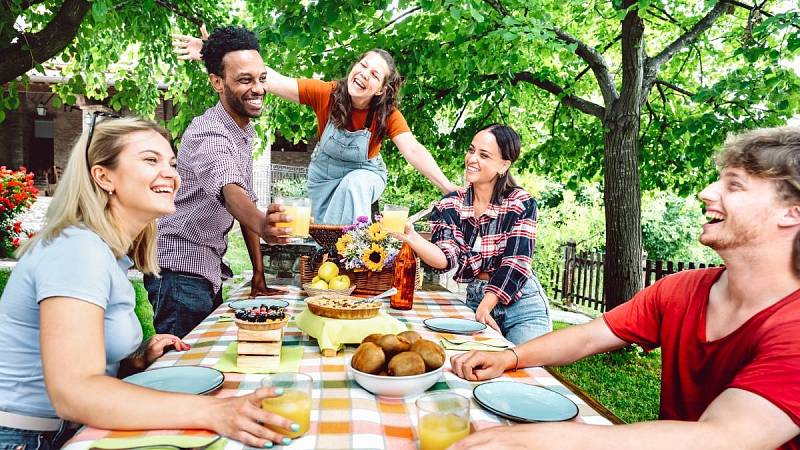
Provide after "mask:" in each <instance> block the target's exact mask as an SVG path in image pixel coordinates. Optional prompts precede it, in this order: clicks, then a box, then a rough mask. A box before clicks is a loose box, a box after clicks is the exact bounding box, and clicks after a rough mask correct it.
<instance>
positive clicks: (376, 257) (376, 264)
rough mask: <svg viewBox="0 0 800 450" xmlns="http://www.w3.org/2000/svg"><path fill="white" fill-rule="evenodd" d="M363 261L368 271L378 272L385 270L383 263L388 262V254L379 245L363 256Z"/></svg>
mask: <svg viewBox="0 0 800 450" xmlns="http://www.w3.org/2000/svg"><path fill="white" fill-rule="evenodd" d="M361 261H364V267H365V268H366V269H367V270H371V271H373V272H378V271H381V270H383V262H384V261H386V252H385V251H384V250H383V248H381V246H380V245H378V244H372V246H371V247H370V248H368V249H366V250H364V253H362V254H361Z"/></svg>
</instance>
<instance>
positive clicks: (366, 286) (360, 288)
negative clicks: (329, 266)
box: [300, 256, 422, 295]
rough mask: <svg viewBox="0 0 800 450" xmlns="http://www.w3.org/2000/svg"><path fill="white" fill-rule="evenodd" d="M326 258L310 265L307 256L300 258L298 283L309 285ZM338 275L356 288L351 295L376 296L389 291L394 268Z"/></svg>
mask: <svg viewBox="0 0 800 450" xmlns="http://www.w3.org/2000/svg"><path fill="white" fill-rule="evenodd" d="M325 260H326V258H324V257H323V258H322V259H321V261H319V262H318V263H317V264H313V265H312V264H311V258H310V257H308V256H301V257H300V282H301V283H310V282H311V280H312V279H314V276H315V275H316V274H317V270H319V266H321V265H322V263H323V262H325ZM339 273H340V274H344V275H347V276H348V277H350V282H351V283H352V284H354V285H355V286H356V289H355V290H354V291H353V294H366V295H377V294H381V293H383V292H384V291H386V290H388V289H390V288H391V287H392V286H393V285H394V268H389V269H383V270H381V271H380V272H370V271H368V270H367V271H364V272H353V271H350V270H343V271H340V272H339ZM416 285H417V289H420V288H421V287H422V268H421V267H420V264H419V258H417V283H416Z"/></svg>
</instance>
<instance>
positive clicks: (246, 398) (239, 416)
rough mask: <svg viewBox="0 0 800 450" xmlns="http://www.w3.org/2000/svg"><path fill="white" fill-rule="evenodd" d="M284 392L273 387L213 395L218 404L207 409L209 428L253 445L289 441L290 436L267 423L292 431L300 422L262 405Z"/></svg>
mask: <svg viewBox="0 0 800 450" xmlns="http://www.w3.org/2000/svg"><path fill="white" fill-rule="evenodd" d="M282 394H283V391H282V390H281V389H279V388H277V389H276V388H272V387H270V388H260V389H258V390H256V391H255V392H253V393H252V394H249V395H243V396H241V397H227V398H211V399H210V400H213V401H215V402H216V405H215V407H214V408H210V409H209V410H207V411H204V413H205V414H206V415H207V416H206V422H207V424H208V428H210V429H212V430H213V431H214V432H216V433H218V434H220V435H222V436H226V437H228V438H231V439H235V440H237V441H239V442H241V443H243V444H244V445H247V446H250V447H257V448H271V447H272V445H273V442H274V443H282V444H286V443H289V442H291V439H289V438H288V437H286V436H284V435H283V434H281V433H277V432H275V431H273V430H271V429H269V428H267V426H271V427H274V428H282V429H287V430H293V429H295V428H297V425H296V424H294V423H293V422H292V421H291V420H289V419H286V418H284V417H281V416H279V415H277V414H274V413H271V412H267V411H264V410H263V409H262V408H261V402H262V400H264V399H267V398H273V397H277V396H278V395H282Z"/></svg>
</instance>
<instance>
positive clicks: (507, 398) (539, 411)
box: [472, 381, 578, 422]
mask: <svg viewBox="0 0 800 450" xmlns="http://www.w3.org/2000/svg"><path fill="white" fill-rule="evenodd" d="M472 395H473V396H474V397H475V401H476V402H478V404H479V405H481V406H483V407H484V408H486V409H488V410H489V411H491V412H493V413H495V414H497V415H498V416H501V417H505V418H506V419H510V420H513V421H515V422H560V421H563V420H570V419H572V418H574V417H575V416H577V415H578V406H577V405H576V404H575V403H573V402H572V400H570V399H568V398H567V397H564V396H563V395H561V394H559V393H558V392H553V391H551V390H550V389H545V388H543V387H541V386H534V385H531V384H525V383H516V382H513V381H493V382H490V383H484V384H480V385H478V386H475V389H473V390H472Z"/></svg>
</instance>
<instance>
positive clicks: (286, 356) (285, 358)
mask: <svg viewBox="0 0 800 450" xmlns="http://www.w3.org/2000/svg"><path fill="white" fill-rule="evenodd" d="M238 346H239V343H238V342H232V343H231V345H229V346H228V348H227V349H225V353H223V354H222V357H221V358H220V359H219V361H217V363H216V364H215V365H214V368H215V369H217V370H219V371H221V372H236V373H278V372H297V371H298V369H299V368H300V360H302V359H303V347H302V346H299V345H289V346H286V345H284V346H283V347H281V363H280V364H278V365H276V366H275V367H259V368H254V369H251V368H246V369H244V368H240V367H237V366H236V354H237V353H236V351H237V348H238Z"/></svg>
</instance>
